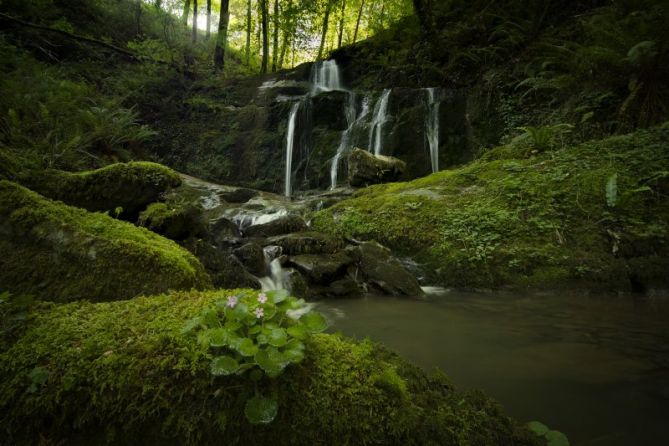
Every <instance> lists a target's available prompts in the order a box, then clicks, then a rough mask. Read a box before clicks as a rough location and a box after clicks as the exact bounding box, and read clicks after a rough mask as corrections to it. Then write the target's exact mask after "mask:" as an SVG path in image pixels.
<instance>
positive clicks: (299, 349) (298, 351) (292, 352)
mask: <svg viewBox="0 0 669 446" xmlns="http://www.w3.org/2000/svg"><path fill="white" fill-rule="evenodd" d="M283 357H284V359H285V360H287V361H290V362H300V361H302V359H304V344H303V343H302V342H300V341H298V340H297V339H293V340H292V341H290V342H289V343H287V344H286V347H285V349H284V350H283Z"/></svg>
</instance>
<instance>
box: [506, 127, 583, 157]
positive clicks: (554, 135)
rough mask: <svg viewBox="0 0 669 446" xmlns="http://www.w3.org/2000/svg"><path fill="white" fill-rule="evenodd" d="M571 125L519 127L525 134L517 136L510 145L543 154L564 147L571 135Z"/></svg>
mask: <svg viewBox="0 0 669 446" xmlns="http://www.w3.org/2000/svg"><path fill="white" fill-rule="evenodd" d="M572 128H573V126H572V125H571V124H556V125H550V126H544V127H533V126H525V127H518V130H522V131H523V133H522V134H520V135H518V136H516V137H515V138H514V139H513V140H511V142H510V143H509V144H510V145H511V146H520V147H522V146H529V148H531V149H534V150H537V151H540V152H543V151H546V150H550V149H554V148H556V147H564V144H565V136H566V135H567V134H568V133H571V130H572Z"/></svg>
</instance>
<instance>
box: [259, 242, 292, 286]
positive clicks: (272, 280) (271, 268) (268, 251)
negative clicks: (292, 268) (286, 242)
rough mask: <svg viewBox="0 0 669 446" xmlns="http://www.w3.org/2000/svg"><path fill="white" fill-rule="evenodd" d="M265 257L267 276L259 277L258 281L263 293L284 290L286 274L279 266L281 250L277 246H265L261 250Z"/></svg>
mask: <svg viewBox="0 0 669 446" xmlns="http://www.w3.org/2000/svg"><path fill="white" fill-rule="evenodd" d="M263 254H264V256H265V265H266V267H267V272H268V273H269V275H268V276H265V277H261V278H259V279H258V280H259V281H260V285H261V286H262V290H263V291H269V290H282V289H286V272H285V271H284V269H283V266H281V260H280V259H279V256H280V255H281V248H280V247H279V246H266V247H265V248H263Z"/></svg>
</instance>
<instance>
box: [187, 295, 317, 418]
mask: <svg viewBox="0 0 669 446" xmlns="http://www.w3.org/2000/svg"><path fill="white" fill-rule="evenodd" d="M327 325H328V324H327V321H326V320H325V318H324V317H323V316H322V315H321V314H320V313H317V312H314V311H311V310H310V308H309V307H308V306H307V305H306V303H305V302H304V300H302V299H297V298H295V297H292V296H290V295H289V293H288V291H286V290H272V291H267V292H257V291H252V290H244V291H238V292H236V293H234V294H223V295H221V297H220V299H218V300H216V301H215V302H214V304H213V305H212V306H209V307H207V308H204V309H203V310H202V311H201V312H200V314H199V315H197V316H196V317H194V318H192V319H190V320H188V321H187V322H186V323H185V324H184V326H183V329H182V333H183V334H193V335H196V336H197V342H199V343H200V344H201V345H203V346H205V347H207V348H208V349H209V351H210V352H211V356H212V359H211V364H210V371H211V374H212V375H214V376H228V375H242V374H244V373H246V372H247V371H248V372H249V377H250V378H251V379H252V380H253V382H254V384H256V392H255V396H253V397H252V398H250V399H249V400H248V401H247V402H246V406H245V410H244V414H245V415H246V418H247V419H248V420H249V421H250V422H251V423H253V424H266V423H271V422H272V420H274V418H275V417H276V414H277V412H278V402H277V400H276V398H275V397H266V396H263V395H260V394H259V393H258V391H257V382H258V381H260V380H262V379H263V378H270V379H271V378H276V377H277V376H279V375H280V374H281V373H283V371H284V370H285V369H286V367H288V366H290V365H291V364H296V363H299V362H300V361H302V359H303V358H304V341H305V340H306V339H307V338H308V337H309V336H310V335H311V334H313V333H320V332H322V331H323V330H325V329H326V328H327Z"/></svg>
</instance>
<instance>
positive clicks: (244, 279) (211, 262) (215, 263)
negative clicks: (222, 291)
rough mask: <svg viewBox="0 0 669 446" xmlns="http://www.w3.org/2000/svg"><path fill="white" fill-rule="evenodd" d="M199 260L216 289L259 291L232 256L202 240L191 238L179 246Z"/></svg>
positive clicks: (255, 282) (256, 284) (255, 280)
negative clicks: (249, 289)
mask: <svg viewBox="0 0 669 446" xmlns="http://www.w3.org/2000/svg"><path fill="white" fill-rule="evenodd" d="M181 245H182V246H183V247H184V248H186V249H187V250H188V251H190V252H191V253H192V254H193V255H194V256H195V257H197V258H198V260H200V262H201V263H202V265H204V269H205V270H206V271H207V273H209V276H210V277H211V281H212V283H213V285H214V287H216V288H229V289H232V288H253V289H259V288H260V282H258V279H256V278H255V277H253V276H252V275H251V274H250V273H249V272H248V271H247V270H246V269H245V268H244V265H242V263H241V262H240V261H239V260H238V259H237V257H235V256H234V255H232V254H230V253H229V252H226V251H225V250H222V249H220V248H217V247H216V246H213V245H212V244H211V243H208V242H207V241H205V240H202V239H195V238H191V239H188V240H186V241H185V242H183V243H182V244H181Z"/></svg>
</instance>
